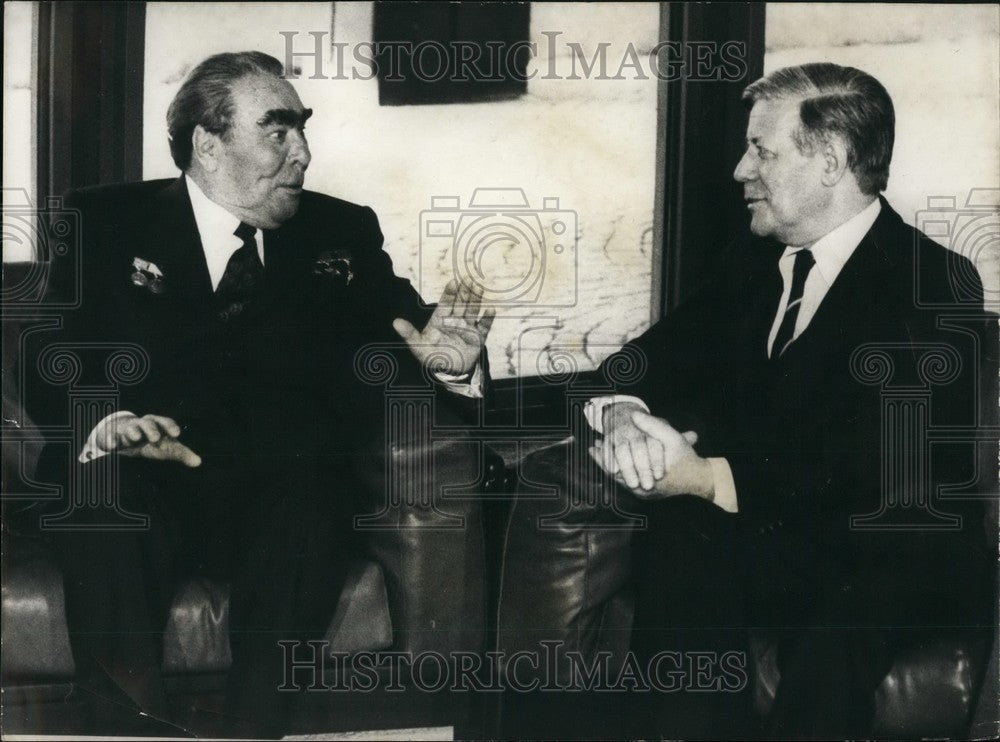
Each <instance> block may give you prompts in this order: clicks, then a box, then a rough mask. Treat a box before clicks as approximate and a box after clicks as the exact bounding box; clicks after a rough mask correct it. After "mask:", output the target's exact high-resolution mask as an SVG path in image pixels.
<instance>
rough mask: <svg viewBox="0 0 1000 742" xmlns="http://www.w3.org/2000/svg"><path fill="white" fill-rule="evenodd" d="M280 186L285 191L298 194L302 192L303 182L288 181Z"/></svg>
mask: <svg viewBox="0 0 1000 742" xmlns="http://www.w3.org/2000/svg"><path fill="white" fill-rule="evenodd" d="M278 187H279V188H281V189H282V190H283V191H287V192H288V193H294V194H296V195H298V194H300V193H302V183H286V184H284V185H280V186H278Z"/></svg>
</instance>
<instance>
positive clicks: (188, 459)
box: [93, 415, 201, 467]
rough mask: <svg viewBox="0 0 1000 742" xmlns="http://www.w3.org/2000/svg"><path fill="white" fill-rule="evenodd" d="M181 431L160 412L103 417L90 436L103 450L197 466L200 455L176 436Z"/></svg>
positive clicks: (178, 435) (178, 426) (199, 463)
mask: <svg viewBox="0 0 1000 742" xmlns="http://www.w3.org/2000/svg"><path fill="white" fill-rule="evenodd" d="M180 434H181V427H180V425H178V424H177V423H176V422H174V420H172V419H171V418H169V417H164V416H163V415H143V416H142V417H138V416H137V415H121V416H118V417H112V418H108V419H106V420H103V421H102V422H101V423H100V424H99V425H98V427H97V429H96V430H95V431H94V435H93V439H94V442H95V443H96V444H97V446H98V447H99V448H101V449H102V450H104V451H108V452H111V451H117V452H118V453H120V454H121V455H122V456H140V457H142V458H144V459H153V460H156V461H176V462H178V463H180V464H184V465H185V466H190V467H195V466H200V465H201V457H200V456H199V455H198V454H196V453H195V452H194V451H192V450H191V449H190V448H188V447H187V446H185V445H184V444H183V443H181V442H180V441H179V440H177V439H178V437H180Z"/></svg>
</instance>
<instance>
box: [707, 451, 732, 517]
mask: <svg viewBox="0 0 1000 742" xmlns="http://www.w3.org/2000/svg"><path fill="white" fill-rule="evenodd" d="M708 463H709V464H710V465H711V467H712V481H713V483H714V485H715V497H714V498H713V499H712V502H714V503H715V504H716V505H718V506H719V507H720V508H722V509H723V510H725V511H726V512H727V513H738V512H739V503H738V502H737V501H736V482H735V481H733V470H732V469H731V468H730V467H729V462H728V461H726V460H725V459H722V458H709V459H708Z"/></svg>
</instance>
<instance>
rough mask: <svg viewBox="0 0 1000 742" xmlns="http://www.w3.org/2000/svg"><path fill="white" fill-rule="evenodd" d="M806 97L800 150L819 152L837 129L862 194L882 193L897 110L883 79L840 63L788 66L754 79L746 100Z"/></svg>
mask: <svg viewBox="0 0 1000 742" xmlns="http://www.w3.org/2000/svg"><path fill="white" fill-rule="evenodd" d="M780 99H793V100H794V99H801V102H800V104H799V118H800V120H801V124H800V126H799V128H798V130H797V131H796V132H795V134H794V135H793V136H794V139H795V144H796V146H797V147H798V148H799V151H800V152H803V153H809V152H814V151H815V149H816V147H818V146H819V145H820V144H822V143H823V142H825V141H827V140H828V139H829V137H830V135H832V134H836V135H839V136H841V137H843V139H844V142H845V143H846V144H847V167H848V168H849V169H850V170H851V172H853V173H854V176H855V178H857V181H858V186H859V187H860V188H861V191H862V192H863V193H866V194H869V195H877V194H878V193H879V192H881V191H884V190H885V188H886V185H887V183H888V181H889V163H890V161H891V160H892V145H893V141H894V139H895V129H896V114H895V112H894V110H893V107H892V99H891V98H890V97H889V93H888V92H886V89H885V88H884V87H883V86H882V84H881V83H880V82H879V81H878V80H876V79H875V78H874V77H872V76H871V75H869V74H868V73H867V72H862V71H861V70H859V69H855V68H854V67H841V66H840V65H837V64H830V63H826V62H824V63H815V64H803V65H799V66H797V67H785V68H783V69H780V70H776V71H774V72H772V73H771V74H769V75H766V76H765V77H762V78H761V79H759V80H757V81H756V82H753V83H751V84H750V85H748V86H747V88H746V90H744V91H743V101H744V102H745V103H747V104H748V105H749V106H751V107H752V106H753V104H754V103H756V102H757V101H759V100H780Z"/></svg>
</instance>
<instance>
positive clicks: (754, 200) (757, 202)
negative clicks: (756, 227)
mask: <svg viewBox="0 0 1000 742" xmlns="http://www.w3.org/2000/svg"><path fill="white" fill-rule="evenodd" d="M743 200H744V201H746V202H747V208H748V209H752V208H753V207H754V206H758V205H760V204H762V203H764V201H766V200H767V199H764V198H754V197H751V196H744V198H743Z"/></svg>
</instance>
